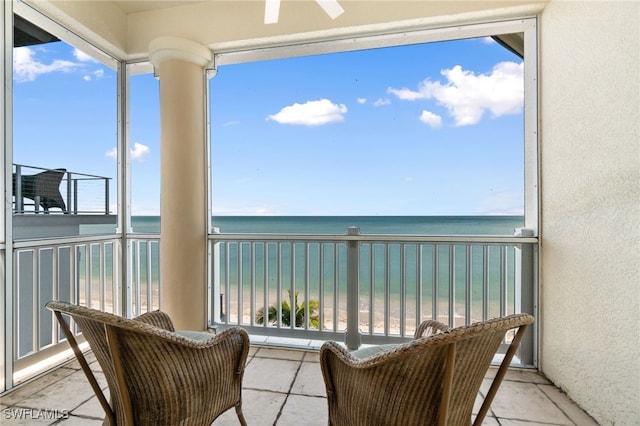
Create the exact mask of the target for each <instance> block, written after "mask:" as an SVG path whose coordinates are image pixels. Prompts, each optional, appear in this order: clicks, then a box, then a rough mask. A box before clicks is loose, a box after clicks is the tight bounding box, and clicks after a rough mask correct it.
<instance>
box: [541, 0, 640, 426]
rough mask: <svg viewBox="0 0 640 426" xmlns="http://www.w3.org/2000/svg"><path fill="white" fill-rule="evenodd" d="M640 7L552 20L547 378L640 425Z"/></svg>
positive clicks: (544, 108)
mask: <svg viewBox="0 0 640 426" xmlns="http://www.w3.org/2000/svg"><path fill="white" fill-rule="evenodd" d="M639 18H640V3H638V2H592V1H585V2H565V1H552V2H551V3H550V4H548V5H547V7H546V8H545V9H544V11H543V12H542V14H541V19H540V21H539V30H540V45H539V48H540V84H541V95H540V113H541V170H542V173H541V179H542V185H541V187H542V234H541V236H542V258H541V262H542V263H541V265H542V266H541V271H542V273H541V285H542V292H541V309H542V343H541V362H542V369H543V372H544V373H545V374H546V375H547V376H548V377H549V378H550V379H551V380H552V381H553V382H554V383H555V384H556V385H558V386H560V387H561V388H562V389H564V390H565V391H566V392H567V393H568V395H569V396H570V397H571V398H572V399H573V400H575V401H576V402H577V403H578V404H580V405H581V406H582V407H583V408H585V409H586V410H587V411H588V412H589V413H590V414H591V415H592V416H593V417H594V418H595V419H596V420H597V421H598V422H599V423H601V424H605V425H608V424H616V425H637V424H640V349H639V348H640V335H639V329H640V318H639V317H640V189H639V188H640V113H639V110H640V90H639V87H640V66H639V55H640V32H639V27H640V26H639V25H640V24H639V21H640V19H639Z"/></svg>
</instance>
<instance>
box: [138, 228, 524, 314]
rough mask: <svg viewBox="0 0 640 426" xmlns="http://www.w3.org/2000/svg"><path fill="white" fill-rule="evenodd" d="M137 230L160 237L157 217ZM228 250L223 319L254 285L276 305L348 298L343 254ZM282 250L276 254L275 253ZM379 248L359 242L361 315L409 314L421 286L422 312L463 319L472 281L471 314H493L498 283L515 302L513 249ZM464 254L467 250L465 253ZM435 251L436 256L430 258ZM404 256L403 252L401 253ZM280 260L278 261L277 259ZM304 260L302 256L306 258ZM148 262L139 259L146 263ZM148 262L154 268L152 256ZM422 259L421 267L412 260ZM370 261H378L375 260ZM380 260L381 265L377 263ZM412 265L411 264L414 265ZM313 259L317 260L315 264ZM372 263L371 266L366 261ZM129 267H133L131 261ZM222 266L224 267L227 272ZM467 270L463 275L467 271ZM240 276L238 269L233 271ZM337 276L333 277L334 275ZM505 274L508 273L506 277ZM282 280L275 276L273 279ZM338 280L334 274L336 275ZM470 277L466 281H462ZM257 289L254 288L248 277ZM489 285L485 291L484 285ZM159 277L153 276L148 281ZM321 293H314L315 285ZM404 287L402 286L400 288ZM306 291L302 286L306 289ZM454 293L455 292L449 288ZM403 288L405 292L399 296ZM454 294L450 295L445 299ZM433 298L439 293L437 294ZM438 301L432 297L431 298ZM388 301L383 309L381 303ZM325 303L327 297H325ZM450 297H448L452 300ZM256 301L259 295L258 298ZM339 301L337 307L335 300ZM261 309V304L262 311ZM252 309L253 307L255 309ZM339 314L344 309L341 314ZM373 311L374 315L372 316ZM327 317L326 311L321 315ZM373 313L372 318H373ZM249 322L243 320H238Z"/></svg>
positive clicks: (461, 231) (315, 231) (478, 231)
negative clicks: (291, 299)
mask: <svg viewBox="0 0 640 426" xmlns="http://www.w3.org/2000/svg"><path fill="white" fill-rule="evenodd" d="M132 224H133V228H134V231H135V232H141V233H158V232H159V231H160V218H159V217H157V216H137V217H133V218H132ZM213 226H215V227H217V228H219V230H220V232H221V233H223V234H224V233H250V234H253V233H267V234H269V233H271V234H312V235H321V234H330V235H331V234H333V235H344V234H346V233H347V229H348V228H349V227H354V226H355V227H358V228H359V229H360V232H361V233H362V234H381V235H385V234H386V235H470V236H478V235H487V236H496V235H503V236H511V235H513V234H514V230H515V229H516V228H521V227H523V226H524V218H523V217H522V216H424V217H421V216H218V217H214V218H213ZM228 244H229V246H228V247H227V248H226V249H222V250H221V251H220V253H221V259H220V262H219V264H220V265H221V266H220V270H218V274H219V277H220V282H222V283H227V284H226V285H227V286H228V287H225V288H222V289H221V293H222V294H224V295H228V296H224V297H231V298H230V299H229V300H228V301H226V302H225V306H226V305H227V304H228V305H229V306H228V307H227V309H228V312H229V314H231V315H232V316H233V315H234V313H235V317H236V318H237V316H238V315H243V314H240V313H241V312H244V316H247V315H248V314H247V312H249V310H250V307H249V305H248V303H249V301H250V300H252V296H251V291H252V290H251V289H252V288H253V287H254V286H255V285H257V289H258V291H259V292H266V293H267V295H268V296H267V297H268V299H269V301H270V302H269V303H274V302H275V300H276V298H277V297H278V296H281V297H285V296H286V291H287V290H289V289H295V290H296V291H298V290H300V291H303V292H306V291H308V292H309V293H308V294H301V297H303V298H308V299H316V300H325V303H329V305H328V306H332V302H329V300H330V299H332V298H333V297H337V298H338V299H337V300H340V301H344V300H346V256H344V254H341V255H340V256H338V257H337V258H336V260H337V262H338V263H337V264H335V265H333V264H332V262H333V256H334V252H333V251H332V250H344V248H340V249H335V248H333V247H332V246H331V245H328V246H324V245H317V244H312V245H310V246H309V247H308V252H307V251H305V249H304V248H303V247H302V246H299V243H291V244H290V243H283V244H282V246H281V247H280V248H277V247H276V246H275V244H274V243H269V244H266V243H264V244H263V243H256V244H257V246H256V249H255V253H254V254H250V253H252V251H251V250H248V249H247V248H246V246H244V248H241V246H242V245H241V244H238V243H234V242H229V243H228ZM279 250H281V251H279ZM384 250H385V249H384V247H380V246H373V245H367V244H363V245H362V246H361V252H360V253H361V259H360V261H361V262H362V263H361V265H360V271H359V280H360V286H361V288H360V297H361V304H363V306H364V305H366V309H365V308H363V309H365V310H369V309H372V310H375V312H377V313H380V312H382V311H385V310H387V309H389V310H390V313H392V315H393V316H394V317H396V318H397V317H398V315H400V312H401V300H404V301H405V303H406V305H407V309H409V310H410V309H412V308H411V307H414V306H415V305H416V302H417V300H416V295H417V294H418V287H421V288H422V290H421V293H420V294H422V296H421V300H420V302H419V303H420V304H421V305H422V306H423V309H424V312H430V310H431V307H432V300H433V298H434V297H437V298H438V300H439V308H438V310H439V311H441V312H439V315H445V316H446V315H447V307H448V306H449V305H450V304H451V303H453V304H454V306H455V310H456V315H463V313H464V311H465V309H464V303H465V294H466V292H467V289H466V286H467V283H468V282H470V283H471V288H470V291H471V301H470V303H471V304H472V306H473V309H472V311H473V312H474V317H475V316H477V315H476V314H475V313H477V312H482V303H483V302H482V301H483V300H487V301H488V303H489V305H490V308H489V311H490V312H491V313H498V311H497V309H498V307H499V306H500V300H501V297H502V294H503V291H501V289H500V288H501V282H504V284H505V285H506V287H505V288H506V289H507V290H504V291H506V293H507V294H508V296H509V297H508V301H507V304H508V305H509V306H510V307H512V306H513V304H514V303H515V300H514V298H513V297H514V290H513V289H514V285H515V277H514V270H515V269H514V268H515V265H514V263H513V250H514V248H513V247H510V248H508V249H507V256H506V257H505V259H508V260H507V263H503V262H502V261H501V258H502V256H503V254H502V252H501V250H502V249H501V248H500V247H499V246H492V247H490V248H488V257H487V259H486V261H487V262H488V263H487V264H485V259H484V256H485V255H486V253H484V252H483V247H482V246H473V247H471V248H469V249H467V248H466V247H465V246H464V245H455V246H448V245H441V246H432V245H425V246H424V247H423V248H422V249H421V250H422V251H420V253H419V254H418V251H417V250H418V249H417V247H416V246H411V245H407V246H406V247H404V248H403V249H402V250H404V252H401V249H400V247H399V246H398V245H391V246H389V248H388V252H384ZM467 250H469V251H467ZM320 251H323V258H324V259H325V261H324V262H325V263H323V264H322V265H319V264H315V263H313V262H310V263H309V261H308V259H318V258H319V255H320ZM436 252H437V253H436ZM402 253H404V254H402ZM278 256H281V259H278ZM307 256H308V257H307ZM145 257H146V256H141V261H143V262H144V261H145ZM152 257H153V259H152V261H153V262H154V263H155V262H157V261H158V260H157V253H154V254H153V256H152ZM418 257H419V258H420V264H421V268H420V269H417V268H418V266H417V265H418V264H417V263H416V259H417V258H418ZM372 259H376V260H375V262H373V261H372ZM384 259H386V260H385V261H382V260H384ZM412 259H413V260H412ZM314 261H315V260H314ZM370 262H371V263H370ZM134 263H135V262H134ZM278 264H282V265H294V267H293V268H292V269H288V268H283V270H282V272H281V273H278V272H277V271H278V267H277V265H278ZM226 265H228V266H226ZM469 265H471V266H470V269H468V266H469ZM239 271H242V272H241V273H239ZM334 271H338V272H334ZM505 271H509V272H508V273H507V274H506V276H505V275H504V272H505ZM279 274H280V275H279ZM334 274H336V275H334ZM468 274H470V276H468ZM252 276H253V277H254V279H255V284H252V282H251V279H252V278H251V277H252ZM485 278H486V279H488V283H487V287H486V290H485V285H484V284H483V280H485ZM156 280H157V275H155V274H154V281H156ZM321 282H322V283H323V284H322V288H324V290H323V293H322V294H321V293H320V288H321V287H320V283H321ZM403 283H404V284H403ZM305 287H306V288H305ZM452 288H453V290H452ZM402 289H404V290H402ZM452 291H454V292H455V297H454V296H453V294H452V293H451V292H452ZM239 292H240V293H242V294H243V296H242V300H243V302H242V304H243V306H238V305H236V303H238V300H237V295H238V294H239ZM436 292H437V293H436ZM436 295H437V296H436ZM386 297H388V298H389V299H388V303H389V305H388V306H387V305H386V303H387V302H385V300H386V299H385V298H386ZM326 298H329V299H326ZM452 298H453V299H452ZM258 299H259V300H262V296H259V297H258ZM341 303H342V302H341ZM369 304H371V306H369ZM260 306H261V305H260ZM260 306H256V307H255V308H256V309H257V308H259V307H260ZM339 311H340V315H342V314H343V313H344V312H343V307H341V308H340V309H339ZM372 312H373V311H372ZM327 315H329V312H327ZM376 315H377V314H376ZM244 320H245V321H249V319H248V318H245V319H244Z"/></svg>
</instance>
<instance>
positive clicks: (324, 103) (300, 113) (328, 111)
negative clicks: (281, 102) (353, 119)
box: [267, 99, 347, 126]
mask: <svg viewBox="0 0 640 426" xmlns="http://www.w3.org/2000/svg"><path fill="white" fill-rule="evenodd" d="M346 113H347V107H346V106H345V105H343V104H334V103H333V102H331V101H330V100H329V99H320V100H317V101H308V102H305V103H304V104H299V103H294V104H293V105H289V106H286V107H284V108H282V109H281V110H280V111H279V112H278V113H276V114H273V115H269V116H268V117H267V120H273V121H275V122H277V123H280V124H301V125H304V126H321V125H323V124H327V123H334V122H339V121H343V120H344V114H346Z"/></svg>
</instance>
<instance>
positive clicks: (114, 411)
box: [46, 301, 249, 424]
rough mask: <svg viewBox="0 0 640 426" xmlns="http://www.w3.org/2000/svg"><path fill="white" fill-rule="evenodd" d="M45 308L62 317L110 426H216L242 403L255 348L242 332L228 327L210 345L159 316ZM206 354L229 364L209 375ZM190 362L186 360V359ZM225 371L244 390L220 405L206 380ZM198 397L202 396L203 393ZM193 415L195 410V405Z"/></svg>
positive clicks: (60, 304) (58, 304)
mask: <svg viewBox="0 0 640 426" xmlns="http://www.w3.org/2000/svg"><path fill="white" fill-rule="evenodd" d="M46 306H47V308H49V309H50V310H52V311H54V313H55V314H56V317H57V318H58V321H59V322H60V324H61V325H62V328H63V331H64V332H65V335H66V337H67V340H68V341H69V343H70V345H71V346H72V348H73V349H74V352H75V353H76V357H77V358H78V360H79V361H80V364H81V367H82V368H83V370H84V371H85V374H86V375H87V378H88V379H89V382H90V383H91V385H92V387H93V388H94V392H95V393H96V395H97V396H98V399H99V401H100V403H101V404H102V406H103V408H104V409H105V412H106V414H107V418H106V419H105V423H107V424H109V423H110V424H132V423H133V424H158V422H160V423H167V424H177V423H181V422H184V421H185V418H187V419H188V421H187V423H190V424H196V423H200V424H210V423H211V422H212V421H213V419H214V418H215V417H217V415H219V412H222V411H224V410H226V409H228V408H229V407H233V406H234V405H238V404H239V400H240V389H241V381H242V373H243V370H244V362H245V360H246V356H247V351H248V346H249V344H248V336H247V335H246V333H245V332H244V331H243V330H241V329H230V330H225V331H224V332H223V333H221V334H219V335H215V336H214V335H211V336H212V337H211V342H210V343H209V341H207V342H204V343H203V342H196V341H194V340H192V339H188V338H185V337H183V336H181V335H179V334H177V333H176V332H175V331H174V329H173V325H172V323H171V320H170V319H169V317H168V316H167V315H166V314H164V313H162V312H159V311H155V312H152V313H148V314H144V315H142V316H141V317H138V318H137V319H133V320H130V319H126V318H123V317H120V316H117V315H113V314H110V313H106V312H102V311H98V310H95V309H90V308H87V307H83V306H78V305H73V304H69V303H66V302H59V301H51V302H49V303H47V305H46ZM62 314H66V315H69V316H70V317H71V318H73V320H74V321H75V323H76V324H77V325H78V327H79V328H80V330H81V331H82V335H83V336H84V338H85V339H86V340H87V342H88V343H89V346H90V347H91V349H92V351H93V353H94V354H95V356H96V359H97V360H98V363H99V364H100V367H101V368H102V371H103V373H104V375H105V378H106V380H107V383H108V386H109V391H110V399H111V402H110V403H109V402H107V401H106V399H105V398H104V394H102V391H101V390H100V388H99V386H98V388H97V389H96V387H95V386H96V385H97V383H96V384H94V382H95V377H93V378H91V377H90V376H93V374H92V373H91V371H90V369H89V367H88V366H86V361H82V360H81V358H82V359H84V357H83V356H82V354H81V353H80V351H79V349H77V342H76V341H75V338H74V336H73V333H71V331H70V330H69V328H68V326H67V325H66V322H65V321H64V318H63V316H62ZM65 329H66V330H65ZM203 345H205V346H206V345H209V347H212V346H213V345H217V346H216V348H215V350H216V351H217V353H214V354H212V353H211V351H209V352H206V351H203V350H202V349H203ZM205 352H206V353H205ZM185 354H186V355H185ZM79 355H80V356H79ZM203 357H204V358H205V359H204V361H210V360H211V359H213V362H214V363H217V364H218V365H223V367H221V368H218V369H217V370H216V371H210V370H208V369H206V368H204V367H202V364H201V362H200V361H202V360H203ZM185 359H186V360H187V362H184V361H183V360H185ZM85 368H86V369H85ZM221 369H223V370H225V372H226V373H227V375H229V376H232V377H236V381H237V383H236V385H237V386H236V388H235V389H228V390H227V393H229V395H228V396H226V395H225V396H223V397H222V399H223V401H217V400H216V397H217V396H216V395H214V394H213V392H209V393H208V394H207V392H204V395H202V393H203V390H206V386H205V383H204V381H205V380H209V379H212V378H211V377H209V376H211V375H214V374H216V373H219V372H220V370H221ZM194 372H196V373H197V374H194ZM190 377H195V379H193V380H195V383H193V382H190V380H191V379H190ZM238 377H239V380H238ZM216 380H217V382H216ZM200 381H202V383H200ZM210 381H212V382H216V383H220V381H222V382H224V383H225V384H228V383H230V382H231V381H233V380H231V379H228V378H213V379H212V380H210ZM218 387H220V388H223V386H218ZM196 392H200V394H198V395H196V394H195V393H196ZM225 398H226V399H225ZM203 399H204V400H203ZM209 399H211V401H209ZM219 399H220V398H219ZM187 400H188V403H189V404H191V406H192V407H202V409H200V408H198V410H196V411H201V412H202V413H196V414H195V416H201V417H202V418H198V419H196V418H195V417H193V415H192V413H187V411H189V409H187V408H184V405H185V403H186V401H187ZM105 405H106V406H105ZM190 410H191V411H194V410H193V408H191V409H190ZM159 419H162V420H159ZM207 422H208V423H207Z"/></svg>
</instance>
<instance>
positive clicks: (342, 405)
mask: <svg viewBox="0 0 640 426" xmlns="http://www.w3.org/2000/svg"><path fill="white" fill-rule="evenodd" d="M531 323H533V317H532V316H530V315H527V314H516V315H511V316H507V317H504V318H497V319H493V320H489V321H485V322H480V323H476V324H473V325H470V326H466V327H459V328H455V329H452V330H449V331H446V330H447V328H446V326H445V325H444V324H442V323H438V322H437V321H428V322H425V323H423V324H421V325H420V326H419V327H418V330H416V335H415V337H416V339H415V340H412V341H411V342H408V343H405V344H401V345H396V346H394V347H392V348H386V349H385V350H382V351H380V352H378V353H373V355H371V351H369V352H368V353H367V354H366V355H368V356H366V357H365V358H362V357H360V358H359V357H358V355H359V354H358V353H357V352H359V351H356V352H355V353H349V352H348V351H347V350H346V349H344V347H343V346H341V345H338V344H336V343H335V342H326V343H324V344H323V345H322V348H321V350H320V365H321V368H322V375H323V377H324V381H325V386H326V389H327V403H328V406H329V424H330V425H349V426H357V425H376V426H382V425H402V426H407V425H436V424H437V425H456V426H458V425H470V424H471V423H472V410H473V405H474V401H475V400H476V397H477V395H478V392H479V390H480V385H481V384H482V380H483V378H484V377H485V374H486V373H487V370H488V368H489V366H490V364H491V361H492V359H493V357H494V355H495V353H496V351H497V350H498V348H499V346H500V344H501V343H502V342H503V340H504V338H505V335H506V333H507V331H509V330H512V329H518V330H517V332H516V333H515V335H514V336H513V339H512V342H511V344H510V346H509V349H508V350H507V353H506V355H505V357H504V360H503V362H502V364H501V366H500V369H499V370H498V372H497V373H496V376H495V379H494V380H493V383H492V384H491V387H490V389H489V391H488V392H487V395H486V397H485V398H484V402H483V404H482V407H481V408H480V411H479V412H478V414H477V416H476V418H475V421H474V423H473V424H474V425H480V424H482V421H483V419H484V417H485V416H486V413H487V411H488V409H489V406H490V405H491V402H492V401H493V398H494V396H495V394H496V392H497V390H498V387H499V386H500V383H501V381H502V379H503V377H504V375H505V373H506V371H507V368H508V367H509V364H510V362H511V359H512V357H513V355H514V354H515V351H516V350H517V347H518V346H519V344H520V341H521V340H522V336H523V334H524V332H525V330H526V328H527V325H529V324H531ZM423 336H426V337H423Z"/></svg>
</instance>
